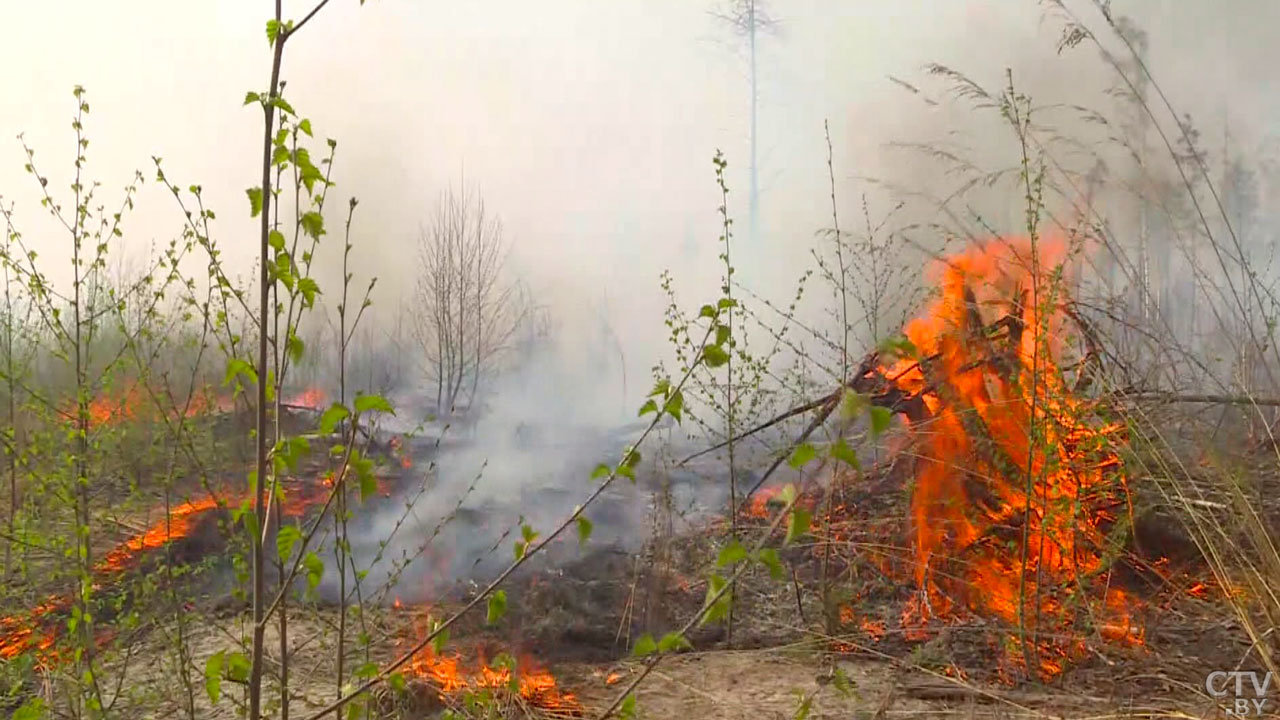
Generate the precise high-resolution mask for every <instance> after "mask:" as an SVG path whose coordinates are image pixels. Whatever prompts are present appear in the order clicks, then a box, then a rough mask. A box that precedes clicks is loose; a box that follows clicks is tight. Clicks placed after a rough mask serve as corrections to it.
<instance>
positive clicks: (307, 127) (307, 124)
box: [298, 118, 315, 137]
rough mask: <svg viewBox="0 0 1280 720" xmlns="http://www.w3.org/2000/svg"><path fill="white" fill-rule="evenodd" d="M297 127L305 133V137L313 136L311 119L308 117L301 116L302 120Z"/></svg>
mask: <svg viewBox="0 0 1280 720" xmlns="http://www.w3.org/2000/svg"><path fill="white" fill-rule="evenodd" d="M298 129H299V130H301V131H302V132H304V133H306V135H307V137H315V136H314V135H312V134H311V120H310V119H308V118H303V119H302V122H299V123H298Z"/></svg>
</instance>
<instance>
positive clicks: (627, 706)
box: [618, 693, 636, 720]
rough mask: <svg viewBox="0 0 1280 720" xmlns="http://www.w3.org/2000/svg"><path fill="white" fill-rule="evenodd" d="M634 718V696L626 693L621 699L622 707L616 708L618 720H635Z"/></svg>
mask: <svg viewBox="0 0 1280 720" xmlns="http://www.w3.org/2000/svg"><path fill="white" fill-rule="evenodd" d="M635 717H636V694H635V693H628V694H627V696H626V697H625V698H623V699H622V705H620V706H618V720H635Z"/></svg>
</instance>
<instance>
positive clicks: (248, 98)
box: [244, 91, 262, 105]
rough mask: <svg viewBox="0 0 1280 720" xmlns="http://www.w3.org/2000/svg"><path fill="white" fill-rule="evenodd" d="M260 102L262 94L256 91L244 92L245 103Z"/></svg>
mask: <svg viewBox="0 0 1280 720" xmlns="http://www.w3.org/2000/svg"><path fill="white" fill-rule="evenodd" d="M260 102H262V96H261V95H259V94H258V93H256V92H253V91H249V92H247V93H245V94H244V104H245V105H248V104H249V103H260Z"/></svg>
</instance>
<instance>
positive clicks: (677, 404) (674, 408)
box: [663, 390, 684, 422]
mask: <svg viewBox="0 0 1280 720" xmlns="http://www.w3.org/2000/svg"><path fill="white" fill-rule="evenodd" d="M663 410H665V411H666V413H667V414H668V415H670V416H671V417H673V418H675V419H676V422H680V421H681V419H682V416H683V414H684V393H683V392H680V391H679V390H676V391H675V392H673V393H671V397H670V398H667V404H666V405H665V406H664V407H663Z"/></svg>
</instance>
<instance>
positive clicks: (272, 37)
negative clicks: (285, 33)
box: [267, 18, 283, 47]
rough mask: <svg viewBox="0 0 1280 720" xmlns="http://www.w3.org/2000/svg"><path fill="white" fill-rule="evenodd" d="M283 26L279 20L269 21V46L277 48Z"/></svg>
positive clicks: (272, 19)
mask: <svg viewBox="0 0 1280 720" xmlns="http://www.w3.org/2000/svg"><path fill="white" fill-rule="evenodd" d="M282 27H283V26H282V25H281V24H280V21H279V20H276V19H275V18H271V19H270V20H268V21H267V45H269V46H271V47H275V44H276V38H278V37H280V30H281V28H282Z"/></svg>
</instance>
